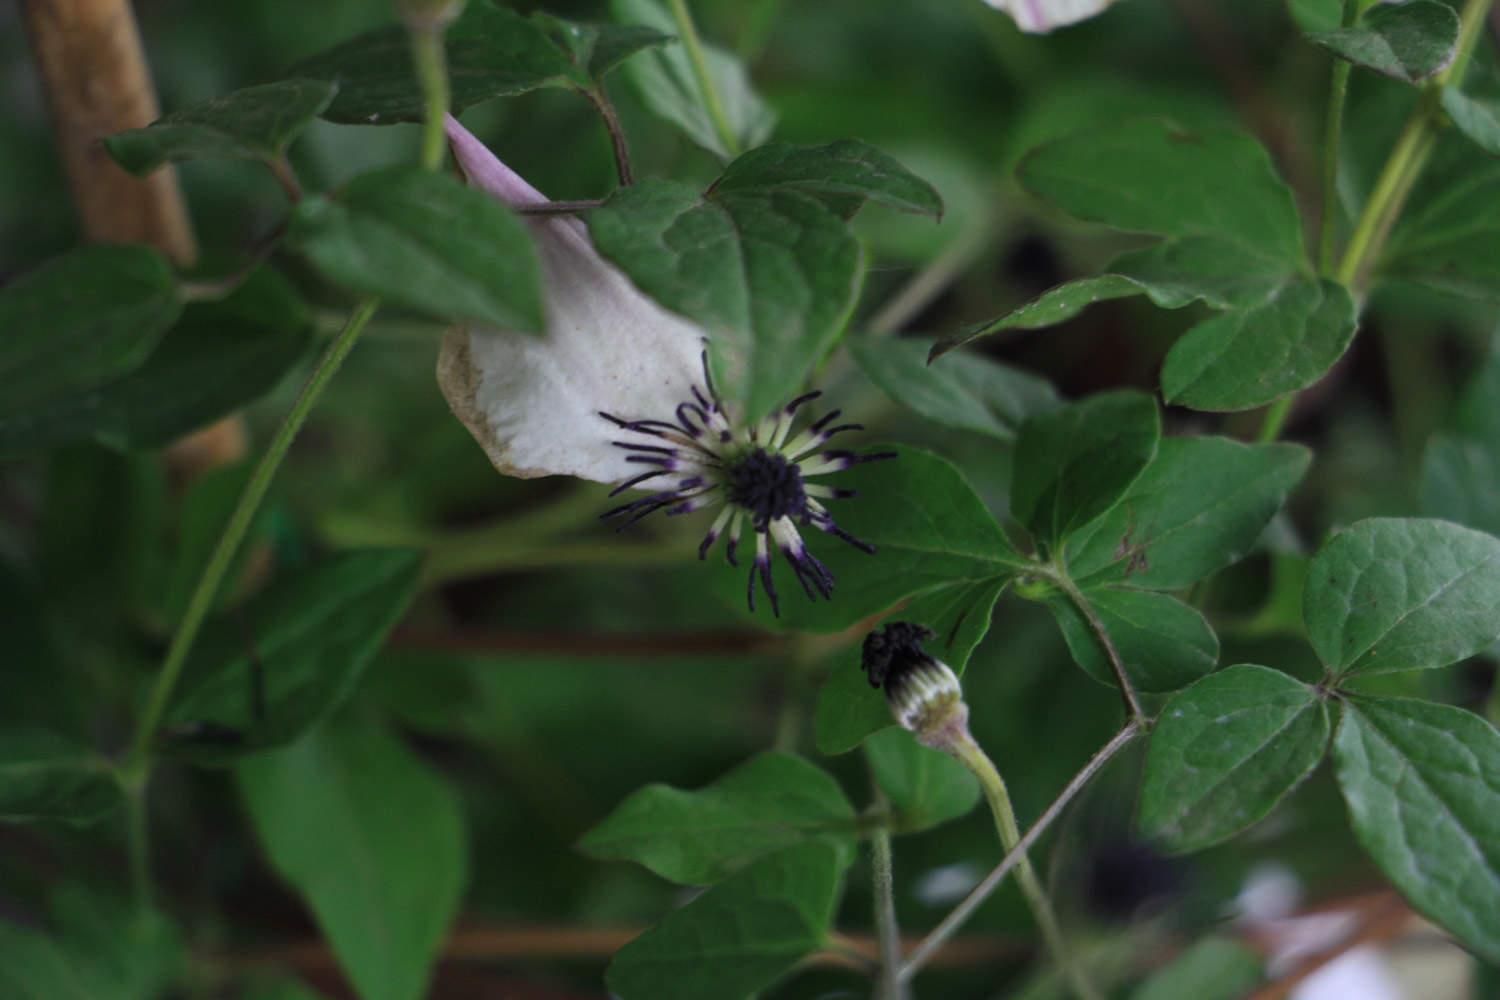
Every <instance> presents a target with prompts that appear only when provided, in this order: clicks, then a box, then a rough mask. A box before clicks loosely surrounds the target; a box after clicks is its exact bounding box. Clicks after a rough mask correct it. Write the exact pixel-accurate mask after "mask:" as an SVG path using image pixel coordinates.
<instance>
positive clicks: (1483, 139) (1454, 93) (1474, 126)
mask: <svg viewBox="0 0 1500 1000" xmlns="http://www.w3.org/2000/svg"><path fill="white" fill-rule="evenodd" d="M1443 110H1444V111H1446V112H1447V113H1448V118H1449V119H1450V120H1451V121H1452V122H1453V125H1454V127H1455V128H1457V129H1458V130H1459V131H1460V132H1462V133H1463V134H1464V135H1466V136H1468V137H1469V139H1470V140H1472V141H1473V143H1474V145H1476V146H1478V147H1479V148H1480V149H1482V150H1484V151H1485V152H1486V153H1489V154H1490V155H1491V156H1500V104H1497V103H1496V102H1495V101H1481V100H1478V99H1476V98H1473V97H1469V96H1468V95H1467V94H1465V93H1464V92H1463V91H1461V90H1459V89H1458V88H1457V87H1444V88H1443Z"/></svg>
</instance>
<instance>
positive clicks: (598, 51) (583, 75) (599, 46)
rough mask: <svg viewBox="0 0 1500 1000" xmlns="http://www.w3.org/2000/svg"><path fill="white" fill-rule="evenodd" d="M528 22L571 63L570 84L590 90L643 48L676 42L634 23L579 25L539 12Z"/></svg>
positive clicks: (670, 37)
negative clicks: (543, 33) (534, 25)
mask: <svg viewBox="0 0 1500 1000" xmlns="http://www.w3.org/2000/svg"><path fill="white" fill-rule="evenodd" d="M531 20H532V21H533V22H534V23H535V24H537V25H538V26H540V27H541V29H542V30H543V31H545V32H546V33H547V37H548V38H550V39H551V40H552V43H553V44H554V45H556V46H557V47H558V48H559V49H561V50H562V51H563V53H564V54H566V55H567V57H568V58H569V60H571V61H572V63H573V68H574V71H573V73H572V74H571V75H572V77H573V81H574V82H575V83H577V84H578V85H579V86H582V87H591V86H594V85H596V84H598V82H599V81H600V80H602V79H604V77H605V76H606V75H607V74H608V73H609V72H610V71H611V70H613V69H615V68H617V67H618V66H619V65H620V64H621V63H623V62H624V61H625V60H626V59H629V58H630V57H631V56H633V55H635V54H636V53H637V52H640V51H643V50H645V49H654V48H658V47H660V46H662V45H669V44H672V43H673V42H675V41H677V39H675V38H673V37H672V36H671V35H668V34H663V33H662V32H660V31H657V30H655V29H653V28H647V27H643V26H641V25H635V24H581V23H579V22H577V21H565V20H563V19H562V18H560V17H554V16H553V15H551V14H547V13H545V12H542V11H538V12H536V13H534V14H532V15H531Z"/></svg>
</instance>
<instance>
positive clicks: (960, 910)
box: [901, 720, 1143, 979]
mask: <svg viewBox="0 0 1500 1000" xmlns="http://www.w3.org/2000/svg"><path fill="white" fill-rule="evenodd" d="M1142 732H1143V729H1142V727H1141V725H1140V723H1139V722H1138V721H1136V720H1131V721H1130V722H1127V723H1126V724H1125V728H1123V729H1121V730H1120V731H1119V732H1118V733H1116V734H1115V736H1114V738H1113V739H1111V740H1110V741H1109V742H1108V743H1106V744H1105V745H1104V746H1103V747H1102V748H1101V749H1100V750H1099V752H1098V753H1096V754H1094V756H1093V757H1092V758H1090V759H1089V762H1088V763H1087V764H1085V765H1084V766H1083V770H1081V771H1079V772H1078V773H1077V774H1076V775H1074V776H1073V780H1072V781H1070V782H1068V786H1067V787H1066V788H1064V789H1063V790H1062V793H1061V794H1060V795H1058V797H1057V798H1056V799H1054V800H1053V801H1052V804H1051V805H1050V806H1048V807H1047V809H1046V811H1045V812H1043V813H1042V815H1041V816H1040V817H1038V819H1037V821H1036V822H1035V823H1034V824H1032V826H1031V829H1029V830H1027V831H1026V834H1025V835H1024V836H1023V837H1021V839H1020V840H1018V841H1017V842H1016V845H1015V846H1014V847H1012V848H1010V849H1009V850H1008V851H1007V852H1006V854H1005V857H1004V859H1003V860H1001V862H1000V863H999V864H998V865H996V866H995V868H994V870H993V871H991V872H990V873H989V874H988V875H986V876H985V878H984V881H983V882H980V883H979V884H978V885H977V886H975V887H974V890H973V891H972V892H970V893H969V895H968V896H966V897H964V900H963V902H961V903H959V904H958V905H957V906H955V907H954V908H953V910H952V912H950V913H949V914H948V915H947V916H946V917H944V918H943V920H942V922H941V923H939V924H938V925H937V926H936V927H934V928H933V929H932V931H931V932H930V933H929V934H928V935H927V936H926V937H925V938H923V939H922V942H921V943H920V944H918V945H917V946H916V948H914V949H912V953H911V954H910V955H909V956H907V959H906V964H905V965H903V966H902V967H901V978H902V979H910V978H911V977H912V976H914V975H916V974H917V972H919V971H920V970H921V969H922V967H923V966H924V965H926V964H927V963H928V962H930V961H932V959H933V956H935V955H936V954H937V953H938V952H939V951H940V950H941V949H942V947H943V945H944V944H946V943H947V942H948V940H949V939H950V938H952V937H953V935H954V934H955V933H956V932H957V931H958V929H959V928H960V927H962V926H963V924H964V921H965V920H968V919H969V917H970V916H971V915H972V914H973V912H974V911H975V910H976V909H978V908H979V906H980V904H982V903H983V902H984V901H985V900H986V899H989V898H990V896H991V895H992V894H993V893H994V891H995V890H996V889H998V888H999V887H1000V883H1001V882H1003V881H1004V880H1005V876H1006V875H1008V874H1010V871H1011V869H1012V868H1015V867H1016V866H1017V865H1019V864H1020V863H1021V862H1022V861H1023V860H1024V859H1025V857H1026V851H1027V850H1029V849H1030V848H1031V845H1033V844H1035V843H1036V842H1037V840H1038V839H1040V838H1041V836H1042V834H1044V833H1046V832H1047V829H1048V828H1049V827H1051V826H1052V824H1053V823H1054V822H1055V821H1056V820H1057V817H1059V816H1061V815H1062V811H1063V810H1064V809H1065V808H1067V806H1068V803H1069V802H1072V801H1073V799H1074V798H1075V797H1076V796H1077V795H1078V793H1079V792H1081V791H1083V789H1084V788H1085V787H1086V786H1087V785H1088V783H1089V782H1090V781H1092V780H1093V779H1094V777H1095V776H1096V775H1097V774H1098V773H1099V772H1100V771H1102V770H1103V769H1104V765H1105V764H1108V763H1109V762H1110V761H1111V760H1113V759H1114V757H1115V755H1116V754H1118V753H1119V752H1120V751H1121V750H1124V749H1125V748H1126V747H1127V746H1129V745H1130V742H1131V741H1132V740H1134V739H1135V738H1136V737H1137V736H1139V735H1140V734H1141V733H1142Z"/></svg>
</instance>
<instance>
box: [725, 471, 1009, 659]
mask: <svg viewBox="0 0 1500 1000" xmlns="http://www.w3.org/2000/svg"><path fill="white" fill-rule="evenodd" d="M867 450H869V451H872V452H875V451H891V452H894V453H895V455H896V456H897V457H896V458H894V459H892V460H890V461H884V462H871V463H868V464H865V465H858V466H855V467H854V468H852V469H850V470H849V471H847V472H843V473H840V474H839V475H838V476H837V477H830V478H829V480H828V482H830V483H836V484H837V485H838V486H840V487H843V488H847V489H852V490H855V491H856V493H857V494H858V496H856V497H854V498H853V499H850V500H840V501H836V502H835V506H834V508H833V514H834V516H835V517H836V518H837V519H838V523H839V526H840V527H842V528H843V529H845V530H846V531H848V532H850V533H852V534H854V535H855V536H856V537H859V538H861V539H864V540H865V541H867V542H869V543H871V544H873V545H874V546H875V549H876V552H875V554H874V555H870V554H868V553H865V552H861V551H859V550H857V549H855V548H853V547H852V546H850V545H847V544H845V543H844V542H842V541H840V540H838V539H835V538H832V537H830V536H826V535H823V534H822V533H820V532H817V531H808V532H807V533H806V535H807V536H808V541H809V544H810V545H811V547H812V548H813V549H814V550H815V551H816V553H817V555H818V556H819V558H821V559H822V560H823V561H824V562H825V563H827V564H828V567H829V569H830V570H831V571H832V572H833V575H834V578H835V580H836V581H837V585H836V586H835V588H834V594H833V600H832V601H827V602H817V603H814V602H812V601H808V600H805V599H804V597H803V595H802V594H801V592H800V591H796V592H785V593H784V594H783V599H782V601H781V618H780V619H779V620H776V621H775V624H776V625H778V626H779V627H782V628H785V629H788V630H802V631H815V632H839V631H842V630H844V629H846V628H849V627H851V626H852V625H854V624H855V623H856V622H858V621H860V620H861V619H863V618H866V617H868V616H869V615H872V614H874V613H876V612H878V611H883V610H885V609H887V608H889V607H891V605H893V604H895V603H896V602H897V601H900V600H902V599H903V598H907V597H911V596H913V595H916V594H922V593H924V592H926V591H932V590H938V589H942V588H948V587H959V586H963V585H967V584H988V583H990V582H993V581H996V580H997V579H998V580H1003V579H1007V578H1009V577H1010V576H1012V575H1013V574H1014V573H1015V572H1016V571H1017V570H1021V569H1025V568H1026V567H1028V566H1029V565H1030V563H1029V561H1028V560H1026V559H1025V558H1024V557H1023V556H1021V555H1020V554H1019V553H1017V552H1016V550H1015V548H1014V547H1013V546H1012V545H1011V544H1010V541H1009V539H1007V538H1006V536H1005V533H1004V531H1002V530H1001V528H1000V525H999V524H997V523H996V521H995V519H994V517H993V516H991V514H990V512H989V511H988V510H987V509H986V508H985V506H984V503H983V501H981V500H980V499H979V497H978V496H977V495H976V494H975V493H974V490H973V488H972V487H970V486H969V484H968V483H967V482H966V481H965V480H964V478H963V476H962V474H960V473H959V471H958V470H957V469H955V468H954V467H953V466H952V465H951V464H949V463H948V462H947V461H945V460H943V459H941V458H938V457H937V456H936V455H932V454H930V453H928V452H924V451H919V450H917V449H914V448H906V447H899V446H898V447H894V448H893V447H890V446H879V445H874V446H871V447H870V448H869V449H867ZM748 571H749V567H747V566H745V565H744V564H743V561H742V564H741V566H740V567H739V568H738V569H733V570H731V569H728V568H725V569H724V570H723V571H721V572H719V573H717V574H716V580H717V583H718V585H719V588H720V591H721V593H722V594H723V595H724V597H725V598H726V599H727V600H728V601H730V602H733V603H735V604H738V605H739V606H741V607H743V606H744V604H745V580H746V575H747V573H748ZM777 572H778V578H780V579H781V580H782V583H783V584H784V585H786V586H787V587H790V586H794V585H793V584H792V583H791V581H790V579H789V575H788V573H787V571H786V568H785V567H778V568H777ZM976 593H977V591H976ZM940 634H946V632H941V631H940Z"/></svg>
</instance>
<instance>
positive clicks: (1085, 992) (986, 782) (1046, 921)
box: [952, 737, 1103, 1000]
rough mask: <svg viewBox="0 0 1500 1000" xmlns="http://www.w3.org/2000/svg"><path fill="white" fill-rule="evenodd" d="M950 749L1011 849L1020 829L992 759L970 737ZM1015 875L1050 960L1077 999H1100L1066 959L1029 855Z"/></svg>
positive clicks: (1049, 904)
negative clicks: (979, 790)
mask: <svg viewBox="0 0 1500 1000" xmlns="http://www.w3.org/2000/svg"><path fill="white" fill-rule="evenodd" d="M952 753H953V755H954V756H955V757H957V758H958V760H959V761H961V762H962V763H963V764H964V766H965V767H967V768H968V769H969V770H970V771H972V772H973V773H974V776H975V777H976V778H978V779H979V784H980V787H982V788H983V789H984V797H985V799H986V800H987V801H988V802H989V806H990V812H991V813H993V814H994V817H995V831H996V832H997V833H998V834H999V835H1000V844H1001V846H1002V847H1004V849H1005V850H1006V852H1010V851H1013V850H1015V849H1016V846H1017V845H1018V844H1019V843H1020V842H1021V829H1020V827H1019V826H1017V825H1016V811H1015V808H1014V807H1013V806H1012V805H1011V801H1010V793H1009V792H1008V791H1007V790H1006V787H1005V779H1003V778H1001V777H1000V772H999V770H997V769H996V767H995V764H994V762H993V761H991V760H990V758H989V755H988V754H986V753H985V752H984V750H982V749H981V748H980V746H979V744H978V743H976V742H974V740H973V738H972V737H971V738H968V739H964V740H960V741H958V743H957V745H956V746H954V747H953V748H952ZM1016 879H1017V881H1019V882H1020V883H1021V891H1022V892H1023V893H1024V894H1025V896H1026V902H1027V903H1028V904H1030V906H1031V912H1032V915H1033V916H1034V917H1035V918H1036V922H1037V926H1038V927H1039V928H1041V932H1042V940H1043V941H1045V942H1046V944H1047V950H1048V951H1049V952H1051V954H1052V958H1053V961H1055V962H1056V963H1057V965H1058V967H1059V968H1060V969H1061V970H1062V971H1063V974H1064V975H1065V976H1066V977H1067V980H1068V982H1069V984H1070V985H1071V986H1072V988H1073V992H1074V993H1076V994H1077V995H1078V996H1079V997H1080V998H1081V1000H1102V997H1103V994H1101V993H1100V992H1099V989H1098V987H1096V986H1095V985H1094V984H1093V983H1092V982H1091V981H1090V980H1089V978H1088V976H1087V974H1086V973H1085V972H1084V970H1083V969H1082V968H1081V967H1080V966H1079V965H1078V964H1077V963H1075V962H1072V961H1070V960H1069V958H1068V950H1067V945H1066V942H1065V941H1064V939H1063V933H1062V928H1061V927H1060V926H1058V923H1057V914H1056V913H1055V912H1054V911H1053V909H1052V901H1051V900H1050V899H1048V898H1047V890H1046V889H1045V888H1043V886H1042V881H1041V879H1040V878H1039V877H1038V876H1037V873H1036V868H1035V867H1033V866H1032V864H1031V859H1030V858H1029V857H1026V856H1025V855H1022V857H1021V860H1020V861H1019V862H1018V863H1017V864H1016Z"/></svg>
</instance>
